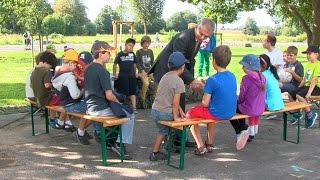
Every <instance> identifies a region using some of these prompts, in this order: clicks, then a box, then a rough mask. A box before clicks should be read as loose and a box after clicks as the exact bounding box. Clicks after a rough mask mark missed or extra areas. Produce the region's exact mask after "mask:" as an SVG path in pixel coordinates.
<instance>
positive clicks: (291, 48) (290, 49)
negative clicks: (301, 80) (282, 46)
mask: <svg viewBox="0 0 320 180" xmlns="http://www.w3.org/2000/svg"><path fill="white" fill-rule="evenodd" d="M287 53H292V54H294V55H297V54H298V48H297V47H295V46H289V47H288V49H287Z"/></svg>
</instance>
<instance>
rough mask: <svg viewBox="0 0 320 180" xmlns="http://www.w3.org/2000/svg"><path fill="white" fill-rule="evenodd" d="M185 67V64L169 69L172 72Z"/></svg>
mask: <svg viewBox="0 0 320 180" xmlns="http://www.w3.org/2000/svg"><path fill="white" fill-rule="evenodd" d="M183 65H184V64H181V66H179V67H169V70H170V71H175V70H178V69H180V68H181V67H182V66H183Z"/></svg>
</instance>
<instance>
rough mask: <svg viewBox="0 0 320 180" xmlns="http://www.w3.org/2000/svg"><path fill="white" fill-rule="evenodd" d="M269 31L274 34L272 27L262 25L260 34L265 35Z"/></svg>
mask: <svg viewBox="0 0 320 180" xmlns="http://www.w3.org/2000/svg"><path fill="white" fill-rule="evenodd" d="M269 33H271V34H274V30H273V28H272V27H270V26H261V27H260V34H261V35H265V34H269Z"/></svg>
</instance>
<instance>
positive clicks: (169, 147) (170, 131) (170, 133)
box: [167, 127, 173, 165]
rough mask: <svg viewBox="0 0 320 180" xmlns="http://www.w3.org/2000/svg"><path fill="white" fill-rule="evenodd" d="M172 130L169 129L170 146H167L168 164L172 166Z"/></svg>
mask: <svg viewBox="0 0 320 180" xmlns="http://www.w3.org/2000/svg"><path fill="white" fill-rule="evenodd" d="M172 139H173V137H172V128H171V127H169V134H168V144H167V149H168V162H167V164H168V165H170V160H171V147H172Z"/></svg>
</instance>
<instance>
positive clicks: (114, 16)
mask: <svg viewBox="0 0 320 180" xmlns="http://www.w3.org/2000/svg"><path fill="white" fill-rule="evenodd" d="M118 19H120V16H119V15H118V13H117V12H116V11H114V10H112V9H111V7H110V6H108V5H107V6H105V7H104V8H103V9H101V11H100V13H99V14H98V16H97V18H96V20H95V23H96V25H97V32H98V33H100V34H112V21H114V20H118Z"/></svg>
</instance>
